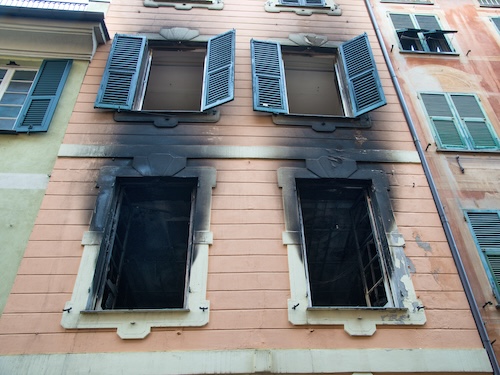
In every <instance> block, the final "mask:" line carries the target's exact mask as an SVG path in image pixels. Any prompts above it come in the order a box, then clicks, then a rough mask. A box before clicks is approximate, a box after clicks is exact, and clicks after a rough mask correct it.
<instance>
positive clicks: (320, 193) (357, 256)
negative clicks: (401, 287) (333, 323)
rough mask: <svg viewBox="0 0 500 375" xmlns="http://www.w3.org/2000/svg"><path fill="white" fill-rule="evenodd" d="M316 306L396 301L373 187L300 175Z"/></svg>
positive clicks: (308, 263) (370, 304)
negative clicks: (391, 286)
mask: <svg viewBox="0 0 500 375" xmlns="http://www.w3.org/2000/svg"><path fill="white" fill-rule="evenodd" d="M297 190H298V195H299V200H300V211H301V212H300V213H301V215H302V217H301V221H302V225H303V237H304V238H303V241H304V244H303V247H305V258H306V262H307V273H308V279H309V288H310V293H311V304H312V306H361V307H383V306H386V305H387V304H388V303H389V301H390V298H391V297H390V295H391V293H390V285H389V282H388V277H387V275H386V273H388V272H389V270H388V268H387V267H385V266H384V265H385V261H384V252H385V250H386V249H387V243H386V241H384V238H383V236H382V235H379V233H378V228H379V227H380V225H379V224H378V223H377V220H378V219H377V215H376V212H375V207H374V205H373V202H372V199H371V197H370V194H369V187H368V186H366V185H362V184H353V183H352V182H350V183H346V182H344V181H340V180H335V181H334V180H321V181H318V180H309V179H297Z"/></svg>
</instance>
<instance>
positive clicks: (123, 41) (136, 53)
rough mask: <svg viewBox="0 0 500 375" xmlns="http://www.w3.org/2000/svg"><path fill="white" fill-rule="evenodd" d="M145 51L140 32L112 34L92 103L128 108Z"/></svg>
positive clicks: (96, 105) (101, 106)
mask: <svg viewBox="0 0 500 375" xmlns="http://www.w3.org/2000/svg"><path fill="white" fill-rule="evenodd" d="M146 51H147V39H146V37H144V36H135V35H122V34H118V35H116V36H115V39H114V40H113V45H112V46H111V51H110V53H109V57H108V62H107V63H106V68H105V70H104V74H103V76H102V80H101V85H100V87H99V92H98V93H97V98H96V101H95V103H94V107H96V108H113V109H128V110H130V109H132V106H133V104H134V97H135V92H136V88H137V84H138V79H139V73H140V69H141V65H142V63H143V61H144V60H145V58H146V55H147V53H146Z"/></svg>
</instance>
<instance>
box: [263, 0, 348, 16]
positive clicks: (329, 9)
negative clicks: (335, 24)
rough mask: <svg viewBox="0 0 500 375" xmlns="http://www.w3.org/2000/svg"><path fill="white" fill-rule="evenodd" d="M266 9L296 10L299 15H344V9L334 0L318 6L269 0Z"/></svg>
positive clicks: (271, 10)
mask: <svg viewBox="0 0 500 375" xmlns="http://www.w3.org/2000/svg"><path fill="white" fill-rule="evenodd" d="M264 9H265V10H266V12H270V13H279V12H295V13H296V14H298V15H299V16H310V15H311V14H314V13H319V14H327V15H329V16H341V15H342V10H341V9H340V7H339V6H338V5H337V4H336V3H335V1H334V0H325V5H324V6H317V7H304V6H295V5H293V6H291V5H283V4H280V1H279V0H267V1H266V3H265V5H264Z"/></svg>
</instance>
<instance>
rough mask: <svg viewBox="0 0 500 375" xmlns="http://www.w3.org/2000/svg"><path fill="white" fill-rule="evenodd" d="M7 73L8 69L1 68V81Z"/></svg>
mask: <svg viewBox="0 0 500 375" xmlns="http://www.w3.org/2000/svg"><path fill="white" fill-rule="evenodd" d="M5 73H7V69H0V82H2V79H3V77H5Z"/></svg>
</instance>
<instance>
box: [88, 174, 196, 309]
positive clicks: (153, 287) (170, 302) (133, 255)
mask: <svg viewBox="0 0 500 375" xmlns="http://www.w3.org/2000/svg"><path fill="white" fill-rule="evenodd" d="M196 183H197V179H195V178H169V177H162V178H158V177H155V178H153V177H151V178H145V177H141V178H133V177H132V178H130V177H129V178H126V177H122V178H120V177H119V178H117V179H116V187H115V196H114V200H113V206H112V211H111V215H110V219H109V222H108V224H107V226H108V229H107V233H106V236H107V238H105V240H104V241H103V244H102V247H101V254H100V258H99V260H98V265H97V268H96V274H95V276H94V290H95V292H96V294H95V297H94V306H95V309H97V310H100V309H102V310H110V309H167V308H185V307H186V289H187V285H188V281H189V269H190V265H191V256H192V255H191V254H192V252H191V246H192V241H191V238H192V233H191V231H192V229H191V222H192V216H193V207H194V199H195V187H196Z"/></svg>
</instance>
